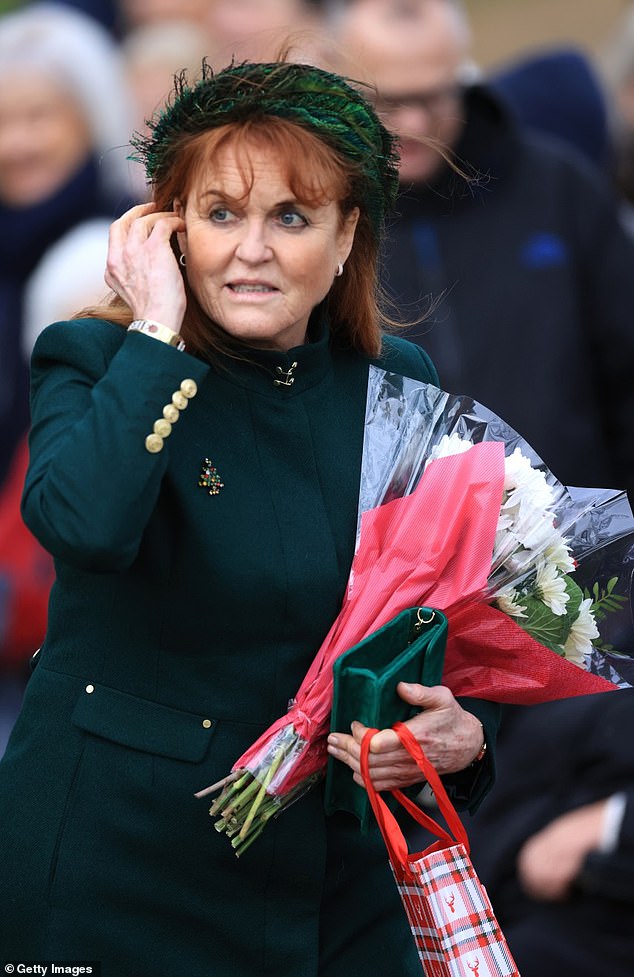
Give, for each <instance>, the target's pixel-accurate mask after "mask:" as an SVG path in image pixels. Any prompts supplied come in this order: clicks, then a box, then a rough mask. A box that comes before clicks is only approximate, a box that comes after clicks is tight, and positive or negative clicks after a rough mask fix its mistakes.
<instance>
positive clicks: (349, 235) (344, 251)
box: [337, 207, 360, 264]
mask: <svg viewBox="0 0 634 977" xmlns="http://www.w3.org/2000/svg"><path fill="white" fill-rule="evenodd" d="M359 214H360V210H359V208H358V207H355V208H354V209H353V210H351V211H350V213H349V214H346V216H345V217H344V220H343V226H342V228H341V230H340V231H339V240H338V241H337V244H338V250H339V260H340V262H341V263H342V264H345V263H346V260H347V258H348V255H349V254H350V252H351V251H352V245H353V243H354V234H355V231H356V229H357V224H358V223H359Z"/></svg>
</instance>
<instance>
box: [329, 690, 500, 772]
mask: <svg viewBox="0 0 634 977" xmlns="http://www.w3.org/2000/svg"><path fill="white" fill-rule="evenodd" d="M397 692H398V694H399V695H400V697H401V699H404V700H405V702H409V703H410V704H411V705H413V706H418V707H419V708H420V709H421V710H423V711H422V712H420V713H418V715H416V716H414V717H413V718H412V719H409V720H408V721H407V723H406V724H405V725H406V726H409V728H410V730H411V732H412V733H413V734H414V736H415V737H416V739H417V740H418V742H419V743H420V746H421V748H422V750H423V752H424V754H425V756H426V757H427V758H428V759H429V760H430V762H431V763H432V764H433V765H434V767H435V768H436V770H437V771H438V773H439V774H446V773H456V771H458V770H463V769H464V768H465V767H468V766H469V764H470V763H471V762H472V761H473V760H474V759H475V757H476V756H477V755H478V753H479V752H480V750H481V748H482V745H483V739H482V725H481V723H480V721H479V720H478V719H476V717H475V716H474V715H472V714H471V713H470V712H467V711H466V709H463V708H462V707H461V706H460V705H459V704H458V703H457V702H456V700H455V699H454V697H453V695H452V693H451V692H450V690H449V689H447V688H445V687H444V686H442V685H436V686H433V687H431V688H427V687H426V686H424V685H409V684H407V683H405V682H399V684H398V686H397ZM365 731H366V727H365V726H363V725H362V724H361V723H353V724H352V735H347V734H346V733H339V732H337V733H331V734H330V736H329V737H328V752H329V753H330V754H331V756H333V757H335V759H337V760H341V761H342V763H347V764H348V766H349V767H350V768H351V770H352V771H353V773H354V780H355V783H357V784H360V785H363V779H362V777H361V771H360V763H359V758H360V755H361V743H362V740H363V736H364V734H365ZM370 775H371V777H372V783H373V784H374V786H375V787H376V789H377V790H392V789H394V788H395V787H408V786H409V785H410V784H416V783H420V782H421V781H422V780H423V775H422V773H421V771H420V769H419V768H418V767H417V766H416V764H415V763H414V761H413V760H412V758H411V757H410V755H409V753H407V751H406V750H405V749H404V747H403V746H401V742H400V740H399V738H398V736H397V735H396V733H395V732H394V730H392V729H382V730H381V731H380V732H378V733H376V735H375V736H373V737H372V741H371V743H370Z"/></svg>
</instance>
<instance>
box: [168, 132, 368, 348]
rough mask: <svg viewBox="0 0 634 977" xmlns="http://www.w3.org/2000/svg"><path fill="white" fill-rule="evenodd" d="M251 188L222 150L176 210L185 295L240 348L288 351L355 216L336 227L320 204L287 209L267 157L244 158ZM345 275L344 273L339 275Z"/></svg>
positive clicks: (331, 273)
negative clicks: (179, 217) (180, 220)
mask: <svg viewBox="0 0 634 977" xmlns="http://www.w3.org/2000/svg"><path fill="white" fill-rule="evenodd" d="M249 166H250V168H251V170H252V173H253V185H252V187H251V190H250V193H249V194H248V196H247V197H246V198H245V183H244V177H243V175H242V173H241V171H240V168H239V166H238V162H237V160H236V157H235V154H234V152H233V150H232V149H231V148H227V149H224V150H222V151H221V152H220V153H219V154H218V161H217V164H216V165H215V166H214V167H213V169H212V170H209V171H207V172H206V173H205V174H204V176H203V177H202V178H201V179H199V180H198V181H197V182H196V183H195V184H194V186H193V187H192V189H191V192H190V194H189V196H188V198H187V202H186V205H185V206H184V207H183V206H182V205H181V204H180V202H178V201H177V203H176V210H177V211H178V212H179V213H181V214H182V215H183V217H184V219H185V225H186V230H185V231H184V232H183V233H181V234H179V235H178V239H179V245H180V248H181V251H182V252H183V254H184V255H185V258H186V274H187V278H188V280H189V284H190V287H191V289H192V291H193V292H194V295H195V296H196V298H197V299H198V302H199V303H200V305H201V307H202V309H203V311H204V312H205V313H206V314H207V315H208V316H209V318H211V319H213V320H214V321H215V322H217V323H218V325H220V326H221V327H222V328H223V329H224V330H225V332H227V333H228V334H229V335H230V336H233V337H234V338H235V339H239V340H241V341H242V342H244V343H246V344H247V345H249V346H255V347H261V348H265V349H279V350H289V349H291V348H292V347H293V346H299V345H301V344H302V343H303V342H304V341H305V338H306V329H307V325H308V319H309V317H310V314H311V312H312V310H313V309H314V308H315V306H316V305H318V304H319V303H320V302H321V300H322V299H323V298H324V297H325V296H326V294H327V293H328V291H329V289H330V287H331V285H332V282H333V279H334V277H335V274H336V271H337V265H338V264H339V262H341V263H344V262H345V260H346V258H347V257H348V254H349V253H350V249H351V247H352V241H353V238H354V231H355V227H356V223H357V218H358V212H357V211H354V212H353V213H352V214H351V215H349V216H348V217H347V218H346V219H345V220H342V218H341V216H340V210H339V206H338V204H337V203H336V202H335V201H330V202H328V203H325V204H321V205H317V206H306V205H304V204H301V203H300V202H299V201H297V200H296V199H294V197H293V193H292V191H291V189H290V187H289V185H288V183H287V181H286V177H285V175H284V170H283V168H282V167H281V166H280V165H279V163H278V162H277V160H276V158H275V155H274V153H272V152H271V151H267V150H258V149H255V148H254V149H252V150H251V151H250V153H249ZM344 274H345V272H344Z"/></svg>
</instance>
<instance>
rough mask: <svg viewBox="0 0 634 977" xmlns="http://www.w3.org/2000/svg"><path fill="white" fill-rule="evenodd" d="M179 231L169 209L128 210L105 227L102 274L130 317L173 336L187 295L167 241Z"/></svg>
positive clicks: (182, 224)
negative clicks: (150, 321)
mask: <svg viewBox="0 0 634 977" xmlns="http://www.w3.org/2000/svg"><path fill="white" fill-rule="evenodd" d="M184 229H185V222H184V221H183V219H182V218H181V217H179V216H178V215H177V214H175V213H174V212H173V211H169V212H160V211H157V210H156V205H155V204H153V203H147V204H139V205H138V206H137V207H132V208H131V209H130V210H128V211H127V212H126V213H125V214H123V216H122V217H120V218H119V220H116V221H115V222H114V223H113V224H112V225H111V227H110V235H109V240H108V257H107V260H106V273H105V276H104V278H105V282H106V284H107V285H108V286H109V287H110V288H111V289H113V291H115V292H116V293H117V295H119V296H120V298H122V299H123V300H124V302H126V303H127V304H128V305H129V306H130V309H131V310H132V314H133V317H134V318H135V319H154V320H155V321H156V322H160V323H162V325H164V326H167V327H168V328H169V329H173V330H174V332H180V328H181V325H182V322H183V317H184V315H185V306H186V296H185V287H184V284H183V276H182V274H181V270H180V268H179V267H178V262H177V260H176V257H175V255H174V252H173V251H172V247H171V244H170V240H171V237H172V234H174V233H175V232H177V231H183V230H184Z"/></svg>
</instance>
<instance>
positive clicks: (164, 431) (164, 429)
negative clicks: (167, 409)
mask: <svg viewBox="0 0 634 977" xmlns="http://www.w3.org/2000/svg"><path fill="white" fill-rule="evenodd" d="M153 431H154V433H155V434H160V436H161V437H162V438H169V436H170V434H171V433H172V425H171V424H170V422H169V421H166V420H165V418H164V417H159V419H158V421H154V428H153Z"/></svg>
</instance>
